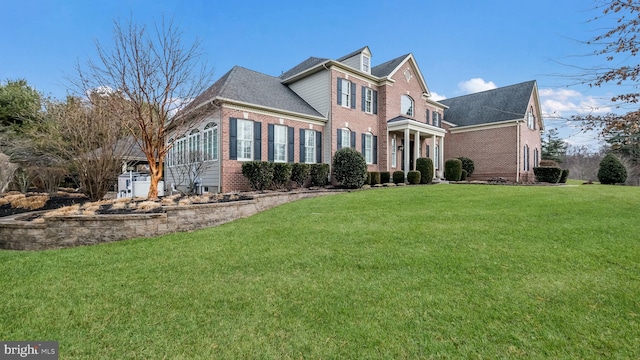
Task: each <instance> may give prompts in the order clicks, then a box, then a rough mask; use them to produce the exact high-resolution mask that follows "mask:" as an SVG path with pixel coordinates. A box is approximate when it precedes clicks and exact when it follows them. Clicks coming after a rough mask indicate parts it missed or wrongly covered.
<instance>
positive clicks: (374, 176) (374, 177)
mask: <svg viewBox="0 0 640 360" xmlns="http://www.w3.org/2000/svg"><path fill="white" fill-rule="evenodd" d="M369 174H370V175H371V185H376V184H380V173H379V172H377V171H372V172H370V173H369Z"/></svg>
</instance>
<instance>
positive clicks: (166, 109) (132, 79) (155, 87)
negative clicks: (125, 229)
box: [75, 19, 210, 198]
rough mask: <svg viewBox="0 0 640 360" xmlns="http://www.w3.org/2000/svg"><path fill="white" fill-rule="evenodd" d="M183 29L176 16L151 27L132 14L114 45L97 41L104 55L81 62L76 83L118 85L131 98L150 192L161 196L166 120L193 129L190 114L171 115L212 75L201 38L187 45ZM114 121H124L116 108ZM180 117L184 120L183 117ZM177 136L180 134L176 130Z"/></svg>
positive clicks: (118, 27)
mask: <svg viewBox="0 0 640 360" xmlns="http://www.w3.org/2000/svg"><path fill="white" fill-rule="evenodd" d="M181 35H182V33H181V32H180V31H179V30H178V28H177V27H176V26H174V25H173V22H172V21H168V22H167V21H165V20H164V19H163V20H162V21H161V22H160V23H159V24H155V26H154V27H153V28H152V30H151V31H148V30H147V27H146V26H143V25H136V24H134V23H133V21H132V20H129V21H128V22H126V23H124V24H122V23H120V22H119V21H116V22H115V23H114V29H113V40H114V43H113V47H112V48H106V47H104V46H102V45H101V44H100V43H98V44H97V51H98V58H99V61H97V62H93V61H90V62H89V63H88V65H87V67H86V69H82V68H80V67H78V79H76V81H75V84H76V85H77V88H78V90H80V92H81V94H85V93H86V92H87V91H88V90H90V89H96V88H102V87H108V88H111V89H117V90H118V91H120V92H121V93H122V95H123V96H124V97H125V98H126V99H127V101H128V105H129V106H130V111H129V112H127V113H130V114H131V116H132V118H133V122H132V123H128V122H126V123H127V125H128V129H129V133H130V134H131V135H132V136H133V138H134V140H135V142H136V144H137V145H138V146H139V147H140V149H141V150H142V151H143V152H144V154H145V156H146V158H147V161H148V162H149V171H150V176H151V186H150V187H149V194H148V196H149V198H157V197H158V182H159V181H160V180H161V178H162V176H163V162H164V158H165V156H166V155H167V151H168V149H169V148H170V147H171V146H172V145H173V144H172V143H170V142H166V139H165V136H166V131H167V126H168V124H169V122H170V121H171V122H172V124H171V126H172V127H174V128H175V129H182V131H184V132H186V131H187V130H188V129H186V128H185V126H184V125H186V124H188V123H189V119H190V117H189V116H186V114H185V115H183V116H180V117H177V118H172V115H174V114H175V113H176V112H177V110H178V109H179V108H180V107H181V105H182V104H183V103H184V102H188V101H191V100H192V99H194V98H195V97H196V96H197V95H199V94H200V93H201V92H203V91H204V89H205V86H206V85H208V83H209V79H210V72H209V71H208V70H207V69H206V66H204V65H200V62H199V60H200V56H201V54H200V51H199V45H200V42H199V41H195V42H194V43H193V44H191V45H190V46H186V47H185V46H183V45H182V40H181ZM112 116H113V119H112V121H122V120H124V119H121V118H119V114H117V113H116V114H112ZM178 122H180V123H178ZM174 138H178V136H175V137H174Z"/></svg>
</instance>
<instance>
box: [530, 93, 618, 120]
mask: <svg viewBox="0 0 640 360" xmlns="http://www.w3.org/2000/svg"><path fill="white" fill-rule="evenodd" d="M539 94H540V105H541V107H542V113H543V116H544V117H545V118H549V119H567V118H569V117H571V116H572V115H578V114H580V115H586V114H605V113H609V112H612V111H613V108H612V107H611V106H609V105H607V104H605V102H604V101H603V99H600V98H597V97H594V96H585V95H583V94H582V93H581V92H579V91H576V90H569V89H540V92H539Z"/></svg>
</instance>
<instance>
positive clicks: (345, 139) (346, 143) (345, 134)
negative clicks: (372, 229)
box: [341, 129, 351, 148]
mask: <svg viewBox="0 0 640 360" xmlns="http://www.w3.org/2000/svg"><path fill="white" fill-rule="evenodd" d="M341 134H342V139H341V141H342V147H343V148H346V147H351V131H349V129H342V132H341Z"/></svg>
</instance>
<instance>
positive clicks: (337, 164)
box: [333, 147, 371, 189]
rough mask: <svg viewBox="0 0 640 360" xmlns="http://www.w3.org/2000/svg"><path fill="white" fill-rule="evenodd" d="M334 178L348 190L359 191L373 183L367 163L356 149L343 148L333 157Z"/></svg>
mask: <svg viewBox="0 0 640 360" xmlns="http://www.w3.org/2000/svg"><path fill="white" fill-rule="evenodd" d="M333 176H334V177H335V179H336V181H337V182H339V183H340V184H342V186H346V187H348V188H352V189H357V188H361V187H362V185H364V184H365V182H367V183H371V181H370V179H369V178H368V173H367V162H366V160H365V159H364V157H363V156H362V154H360V152H358V151H357V150H355V149H352V148H350V147H347V148H342V149H340V150H338V151H336V153H335V154H334V155H333Z"/></svg>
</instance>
